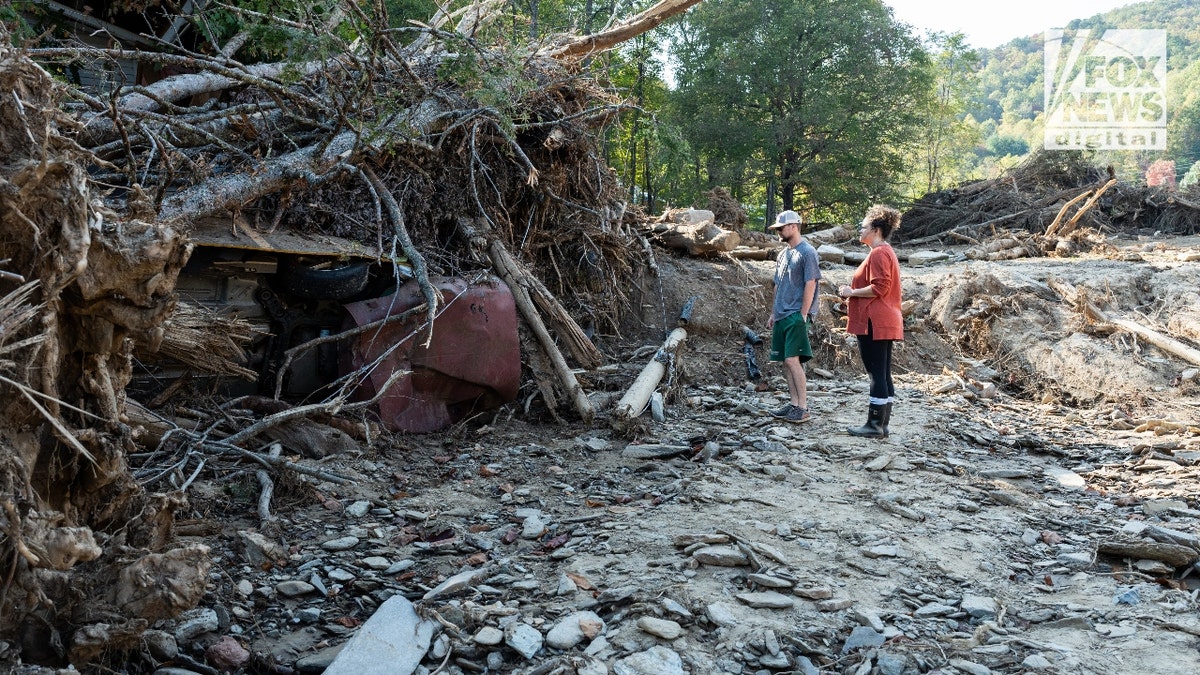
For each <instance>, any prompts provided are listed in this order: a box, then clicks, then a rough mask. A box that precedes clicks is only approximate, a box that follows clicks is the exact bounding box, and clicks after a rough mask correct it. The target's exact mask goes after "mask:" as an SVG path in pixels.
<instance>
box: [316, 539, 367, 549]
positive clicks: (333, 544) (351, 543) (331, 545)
mask: <svg viewBox="0 0 1200 675" xmlns="http://www.w3.org/2000/svg"><path fill="white" fill-rule="evenodd" d="M355 546H358V537H338V538H337V539H330V540H329V541H327V542H325V543H324V544H321V548H323V549H325V550H326V551H349V550H350V549H352V548H354V547H355Z"/></svg>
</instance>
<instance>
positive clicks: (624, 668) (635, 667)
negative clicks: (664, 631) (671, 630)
mask: <svg viewBox="0 0 1200 675" xmlns="http://www.w3.org/2000/svg"><path fill="white" fill-rule="evenodd" d="M613 673H615V675H685V673H684V670H683V659H681V658H679V654H676V653H675V652H674V651H672V650H670V649H667V648H666V647H663V646H661V645H656V646H654V647H651V648H650V649H647V650H646V651H644V652H638V653H636V654H631V655H629V656H627V657H625V658H623V659H620V660H618V661H617V662H615V663H613Z"/></svg>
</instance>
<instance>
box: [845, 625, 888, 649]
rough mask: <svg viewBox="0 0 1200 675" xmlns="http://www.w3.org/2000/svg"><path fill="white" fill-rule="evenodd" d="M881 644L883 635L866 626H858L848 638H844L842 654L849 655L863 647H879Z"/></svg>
mask: <svg viewBox="0 0 1200 675" xmlns="http://www.w3.org/2000/svg"><path fill="white" fill-rule="evenodd" d="M883 643H884V637H883V633H880V632H878V631H876V630H875V629H874V628H870V627H868V626H858V627H857V628H855V629H854V630H853V631H851V632H850V637H849V638H846V644H844V645H842V653H843V654H849V653H850V652H852V651H854V650H855V649H862V648H864V647H879V646H881V645H882V644H883Z"/></svg>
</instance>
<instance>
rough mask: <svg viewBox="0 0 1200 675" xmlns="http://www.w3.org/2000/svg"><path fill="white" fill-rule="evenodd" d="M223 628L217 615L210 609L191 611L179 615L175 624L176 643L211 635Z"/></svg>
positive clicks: (203, 608) (202, 608)
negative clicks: (206, 634) (207, 634)
mask: <svg viewBox="0 0 1200 675" xmlns="http://www.w3.org/2000/svg"><path fill="white" fill-rule="evenodd" d="M220 627H221V622H220V620H219V619H218V618H217V613H216V611H215V610H212V609H210V608H208V607H199V608H197V609H191V610H188V611H186V612H184V613H183V614H180V615H179V618H178V619H177V623H176V624H175V641H176V643H179V642H187V641H189V640H191V639H193V638H195V637H196V636H198V635H203V634H204V633H211V632H213V631H216V630H217V629H219V628H220Z"/></svg>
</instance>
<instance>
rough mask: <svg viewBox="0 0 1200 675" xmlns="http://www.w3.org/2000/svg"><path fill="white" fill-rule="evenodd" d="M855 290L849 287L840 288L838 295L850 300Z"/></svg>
mask: <svg viewBox="0 0 1200 675" xmlns="http://www.w3.org/2000/svg"><path fill="white" fill-rule="evenodd" d="M853 290H854V289H852V288H850V287H849V286H839V287H838V295H839V296H840V297H843V298H848V297H850V293H851V292H852V291H853Z"/></svg>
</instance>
